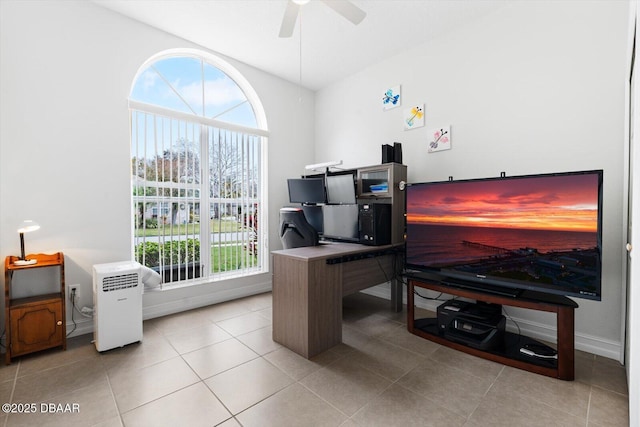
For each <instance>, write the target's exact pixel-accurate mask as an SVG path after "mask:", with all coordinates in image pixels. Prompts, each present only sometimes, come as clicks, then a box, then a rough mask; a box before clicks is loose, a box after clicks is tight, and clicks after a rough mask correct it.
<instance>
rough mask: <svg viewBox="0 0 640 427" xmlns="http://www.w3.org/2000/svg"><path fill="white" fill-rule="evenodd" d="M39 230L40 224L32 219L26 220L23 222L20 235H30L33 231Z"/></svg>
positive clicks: (19, 231)
mask: <svg viewBox="0 0 640 427" xmlns="http://www.w3.org/2000/svg"><path fill="white" fill-rule="evenodd" d="M39 228H40V224H38V223H37V222H35V221H32V220H30V219H25V220H24V221H22V224H20V227H19V228H18V233H29V232H31V231H36V230H37V229H39Z"/></svg>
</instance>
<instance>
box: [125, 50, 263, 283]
mask: <svg viewBox="0 0 640 427" xmlns="http://www.w3.org/2000/svg"><path fill="white" fill-rule="evenodd" d="M129 110H130V120H131V188H132V193H131V194H132V206H133V227H132V230H133V243H134V256H135V259H136V261H138V262H140V263H141V264H143V265H146V266H148V267H151V268H153V269H154V270H156V271H158V272H159V273H160V274H161V275H162V277H163V287H167V286H177V285H185V284H194V283H203V282H213V281H219V280H224V279H228V278H234V277H239V276H245V275H252V274H259V273H263V272H265V271H266V270H267V268H268V262H267V259H268V258H267V254H266V252H267V250H266V238H267V236H268V234H267V228H266V224H268V221H267V218H266V212H267V205H266V198H265V197H264V193H265V189H266V156H265V153H266V143H267V135H268V133H267V131H266V120H265V118H264V117H265V115H264V111H263V109H262V105H261V103H260V101H259V99H258V97H257V95H256V94H255V91H254V90H253V89H252V88H251V86H250V85H249V84H248V82H247V81H246V80H245V79H244V78H243V77H242V76H241V75H240V74H239V73H238V72H237V70H235V69H234V68H232V67H231V66H230V65H229V64H227V63H226V62H224V61H222V60H220V59H219V58H216V57H214V56H211V55H208V54H206V53H203V52H200V51H195V50H180V51H169V52H164V53H162V54H159V55H156V56H155V57H153V58H151V59H150V60H148V61H147V62H146V63H145V64H144V65H143V66H142V67H141V68H140V71H139V72H138V75H137V76H136V79H135V80H134V83H133V85H132V89H131V94H130V97H129Z"/></svg>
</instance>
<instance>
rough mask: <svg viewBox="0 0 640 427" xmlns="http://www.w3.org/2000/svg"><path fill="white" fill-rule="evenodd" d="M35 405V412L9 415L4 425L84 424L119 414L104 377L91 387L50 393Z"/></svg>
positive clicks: (95, 422) (46, 425)
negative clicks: (54, 393)
mask: <svg viewBox="0 0 640 427" xmlns="http://www.w3.org/2000/svg"><path fill="white" fill-rule="evenodd" d="M23 402H24V401H23ZM42 404H44V407H42V406H41V405H42ZM51 405H53V406H51ZM37 408H38V410H37V413H35V414H10V415H9V419H8V422H7V426H40V427H48V426H67V427H74V426H78V427H84V426H92V425H94V424H99V423H102V422H106V421H107V420H109V419H112V418H114V417H118V408H117V407H116V402H115V400H114V399H113V395H112V393H111V388H110V386H109V382H108V381H107V378H106V377H104V378H103V380H102V381H101V382H99V383H94V384H93V385H91V386H90V387H84V388H80V389H77V390H74V391H71V392H69V393H66V394H56V395H53V396H50V397H48V398H47V399H45V400H43V401H40V402H37Z"/></svg>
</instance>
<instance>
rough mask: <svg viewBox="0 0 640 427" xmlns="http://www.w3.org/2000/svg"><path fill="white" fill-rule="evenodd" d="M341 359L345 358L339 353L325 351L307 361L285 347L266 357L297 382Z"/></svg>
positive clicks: (265, 356)
mask: <svg viewBox="0 0 640 427" xmlns="http://www.w3.org/2000/svg"><path fill="white" fill-rule="evenodd" d="M341 357H343V356H341V355H340V354H339V353H337V352H333V351H325V352H323V353H320V354H319V355H317V356H315V357H312V358H311V359H306V358H304V357H302V356H300V355H299V354H297V353H295V352H293V351H291V350H289V349H288V348H285V347H281V348H280V349H278V350H276V351H273V352H271V353H267V354H265V355H264V358H265V359H266V360H268V361H269V362H270V363H271V364H273V365H274V366H276V367H278V368H279V369H280V370H281V371H283V372H285V373H286V374H287V375H289V376H290V377H291V378H293V379H294V380H296V381H299V380H301V379H302V378H304V377H306V376H307V375H310V374H312V373H313V372H315V371H317V370H318V369H320V368H322V367H323V366H327V365H328V364H330V363H333V362H335V361H336V360H338V359H340V358H341Z"/></svg>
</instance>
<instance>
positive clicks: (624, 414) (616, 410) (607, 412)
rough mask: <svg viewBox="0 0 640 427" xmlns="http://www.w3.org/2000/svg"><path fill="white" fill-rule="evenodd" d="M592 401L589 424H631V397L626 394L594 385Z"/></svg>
mask: <svg viewBox="0 0 640 427" xmlns="http://www.w3.org/2000/svg"><path fill="white" fill-rule="evenodd" d="M590 403H591V405H590V407H589V425H596V426H612V427H613V426H628V425H629V399H628V397H627V396H626V395H624V394H620V393H616V392H613V391H609V390H604V389H601V388H599V387H592V388H591V400H590Z"/></svg>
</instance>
